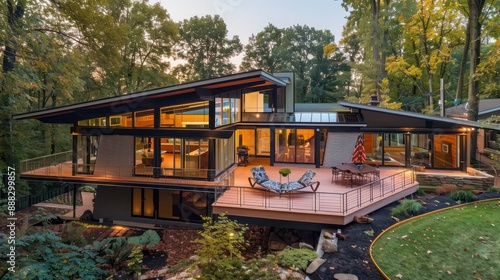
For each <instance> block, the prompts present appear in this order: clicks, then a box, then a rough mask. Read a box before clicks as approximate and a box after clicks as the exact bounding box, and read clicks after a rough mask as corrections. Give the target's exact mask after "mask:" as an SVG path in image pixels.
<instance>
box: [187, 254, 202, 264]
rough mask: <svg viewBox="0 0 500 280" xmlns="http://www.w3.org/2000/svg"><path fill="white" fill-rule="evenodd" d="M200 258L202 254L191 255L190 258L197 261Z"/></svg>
mask: <svg viewBox="0 0 500 280" xmlns="http://www.w3.org/2000/svg"><path fill="white" fill-rule="evenodd" d="M199 259H200V256H198V255H192V256H191V257H189V260H190V261H192V262H197V261H198V260H199Z"/></svg>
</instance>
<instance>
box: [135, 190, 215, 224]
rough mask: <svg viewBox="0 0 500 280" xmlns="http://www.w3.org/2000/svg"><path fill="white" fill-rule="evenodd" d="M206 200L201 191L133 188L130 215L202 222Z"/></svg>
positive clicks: (206, 205)
mask: <svg viewBox="0 0 500 280" xmlns="http://www.w3.org/2000/svg"><path fill="white" fill-rule="evenodd" d="M208 200H209V196H208V195H207V194H206V193H202V192H188V191H177V190H158V189H141V188H133V189H132V216H135V217H147V218H155V219H169V220H183V221H186V222H202V216H208V205H209V201H208ZM155 201H158V203H154V202H155Z"/></svg>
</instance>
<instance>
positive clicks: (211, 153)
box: [200, 139, 228, 181]
mask: <svg viewBox="0 0 500 280" xmlns="http://www.w3.org/2000/svg"><path fill="white" fill-rule="evenodd" d="M215 146H216V145H215V139H208V171H207V179H208V181H213V180H214V178H215V176H216V174H215V168H216V161H217V159H216V157H217V155H216V153H215ZM227 152H228V151H224V153H227ZM200 156H201V154H200Z"/></svg>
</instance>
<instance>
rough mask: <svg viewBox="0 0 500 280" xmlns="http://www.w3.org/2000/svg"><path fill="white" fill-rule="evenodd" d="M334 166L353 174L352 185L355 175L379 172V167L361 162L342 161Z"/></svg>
mask: <svg viewBox="0 0 500 280" xmlns="http://www.w3.org/2000/svg"><path fill="white" fill-rule="evenodd" d="M332 168H337V169H338V170H340V171H342V172H349V173H350V174H351V179H350V181H351V187H352V184H353V176H354V175H364V174H377V173H378V169H377V168H375V167H373V166H371V165H368V164H359V163H342V164H339V165H335V166H333V167H332Z"/></svg>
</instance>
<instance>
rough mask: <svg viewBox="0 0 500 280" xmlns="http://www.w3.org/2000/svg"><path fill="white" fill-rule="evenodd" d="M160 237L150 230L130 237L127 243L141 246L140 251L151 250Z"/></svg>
mask: <svg viewBox="0 0 500 280" xmlns="http://www.w3.org/2000/svg"><path fill="white" fill-rule="evenodd" d="M160 240H161V239H160V236H159V235H158V233H157V232H156V231H154V230H152V229H149V230H147V231H145V232H144V233H143V234H142V235H140V236H132V237H129V238H128V243H130V244H133V245H137V246H141V247H142V250H143V251H144V250H146V249H152V248H154V247H156V245H158V243H159V242H160Z"/></svg>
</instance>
